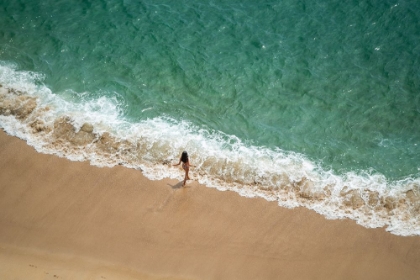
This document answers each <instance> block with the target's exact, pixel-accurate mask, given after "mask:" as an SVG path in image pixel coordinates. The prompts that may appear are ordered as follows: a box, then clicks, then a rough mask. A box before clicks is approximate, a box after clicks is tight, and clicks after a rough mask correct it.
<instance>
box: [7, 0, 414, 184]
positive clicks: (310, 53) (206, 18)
mask: <svg viewBox="0 0 420 280" xmlns="http://www.w3.org/2000/svg"><path fill="white" fill-rule="evenodd" d="M419 21H420V2H418V1H414V0H412V1H383V0H381V1H292V0H288V1H247V0H242V1H234V0H232V1H227V0H226V1H183V0H181V1H169V0H158V1H152V0H145V1H117V0H109V1H70V0H61V1H57V0H54V1H52V0H49V1H34V0H27V1H0V26H1V28H0V61H1V65H2V67H3V75H0V76H1V77H2V78H1V79H0V83H3V84H11V81H14V82H16V80H14V79H17V78H16V77H18V76H19V75H23V74H22V73H32V74H31V75H32V76H31V75H30V76H31V79H30V82H31V83H33V84H35V85H37V86H41V85H42V86H43V87H45V88H47V89H48V91H50V92H51V94H52V95H53V96H56V97H57V98H60V99H63V100H65V101H66V102H69V103H70V104H72V105H71V106H70V105H66V106H64V107H62V108H61V109H60V110H61V111H62V112H65V111H66V110H67V111H68V110H70V111H71V110H73V111H74V110H76V109H74V108H85V106H86V104H88V105H89V104H90V105H89V106H88V109H86V110H85V109H83V110H85V111H83V110H82V109H81V110H82V111H83V112H84V114H86V116H87V115H89V116H91V115H95V116H96V114H97V113H98V114H100V113H101V110H102V111H103V115H104V114H105V115H109V116H111V115H112V118H111V117H110V118H109V120H107V118H106V117H102V118H101V119H100V122H102V123H104V122H105V123H106V122H108V123H107V125H108V126H109V127H111V129H110V130H111V131H114V130H116V126H117V123H118V125H119V121H120V120H124V123H125V125H126V126H127V123H129V124H133V125H134V126H135V125H137V124H142V123H145V122H146V123H147V121H152V120H154V121H155V122H154V125H153V126H152V128H150V131H156V129H158V130H162V129H163V130H164V129H168V130H178V132H179V133H180V134H179V135H172V134H171V136H169V134H164V136H162V135H163V134H162V135H160V137H161V138H162V137H168V138H169V137H174V138H176V139H177V140H175V139H174V138H171V139H169V142H171V141H172V140H173V141H175V142H176V141H178V142H176V143H178V144H177V146H176V149H178V150H182V147H184V148H185V147H186V148H188V149H189V151H191V152H193V153H192V154H191V158H192V159H194V156H195V157H196V161H198V162H199V164H200V166H201V167H202V169H200V170H202V171H203V172H204V171H206V172H207V171H208V172H210V171H211V170H213V169H212V168H214V167H211V168H210V167H209V168H208V169H206V164H208V161H209V159H208V157H207V158H206V156H205V155H203V154H202V155H199V152H200V151H205V153H207V154H211V155H212V156H215V157H217V153H225V154H229V155H232V154H230V153H232V152H233V151H236V152H237V153H241V149H245V148H244V147H246V148H247V149H249V150H247V152H246V153H245V154H246V155H245V156H244V157H255V158H258V155H259V154H260V153H264V154H270V155H269V156H268V157H269V158H270V159H271V160H272V161H271V162H270V163H268V164H270V165H273V162H277V161H276V160H273V158H277V156H279V155H280V154H281V155H284V154H285V155H288V156H289V159H290V157H292V158H293V156H294V155H296V158H293V159H292V161H299V160H301V159H302V158H303V159H305V160H304V162H306V160H307V161H308V162H310V164H309V165H310V166H311V168H310V169H311V170H312V169H313V168H315V169H321V170H323V171H322V172H327V173H329V172H332V173H333V174H336V175H337V176H342V177H349V175H348V174H353V173H354V174H362V175H363V176H375V175H378V176H383V177H381V178H382V179H381V180H385V181H388V182H391V184H390V185H393V183H392V182H399V181H401V180H402V181H406V180H409V179H410V180H417V179H418V178H419V177H420V176H419V174H420V129H419V127H420V68H419V67H418V65H420V28H419ZM4 69H6V70H7V71H6V70H4ZM6 72H7V73H6ZM19 73H20V74H19ZM25 79H26V78H25ZM17 80H18V79H17ZM25 81H26V82H27V80H25ZM104 100H105V101H104ZM60 104H61V103H60ZM66 104H67V103H66ZM69 108H73V109H69ZM107 108H108V109H109V108H111V109H112V110H113V111H112V112H111V113H110V111H107ZM60 110H59V111H60ZM92 118H93V117H92ZM117 120H118V121H117ZM98 122H99V121H98ZM156 123H159V124H156ZM162 123H163V124H162ZM165 125H167V126H165ZM130 129H131V131H133V129H132V127H131V128H130ZM183 132H185V134H182V133H183ZM168 133H169V132H168ZM152 134H153V133H152ZM197 135H200V137H203V139H202V140H200V141H201V142H197V141H196V142H194V141H195V140H194V139H196V138H197ZM153 139H155V140H156V138H153ZM155 140H148V141H149V143H148V144H147V145H148V146H150V147H151V146H153V145H154V143H150V141H155ZM214 140H215V141H216V142H217V141H218V142H220V143H222V145H221V148H220V149H221V150H217V151H214V150H211V151H210V150H206V149H207V148H208V147H209V146H211V145H213V144H212V143H213V142H212V141H214ZM192 142H194V143H195V144H194V145H193V144H191V143H192ZM197 143H199V144H197ZM236 144H240V147H241V148H237V146H235V145H236ZM159 145H161V144H159ZM162 145H163V146H164V145H170V144H168V143H166V142H165V144H162ZM174 145H175V144H174ZM178 150H177V151H178ZM164 151H167V150H164ZM249 151H258V152H255V153H254V154H253V153H252V152H249ZM261 151H264V152H261ZM212 152H214V154H213V153H212ZM271 152H272V153H273V154H274V156H273V154H271ZM162 153H164V152H162V150H161V151H160V154H162ZM194 153H195V154H194ZM203 153H204V152H203ZM235 156H236V154H235ZM145 158H148V159H150V158H152V156H151V155H148V156H147V157H143V159H145ZM161 158H162V159H164V158H165V157H164V156H161ZM226 160H229V159H226ZM252 164H256V165H262V164H264V163H262V162H253V163H252ZM252 164H251V165H252ZM279 164H280V165H281V164H282V163H279ZM299 164H300V165H299ZM299 164H298V165H297V166H302V164H301V163H299ZM276 168H277V169H279V170H283V167H282V166H274V169H276ZM209 170H210V171H209ZM229 172H231V171H229ZM232 172H234V171H232ZM235 172H236V171H235ZM253 172H254V171H253ZM253 172H251V174H253V175H252V176H254V177H255V176H256V177H258V176H260V175H258V174H260V173H258V172H260V171H255V172H254V173H253ZM264 172H265V171H264ZM287 172H290V171H287ZM322 172H321V173H322ZM245 173H246V172H245ZM256 174H257V175H256ZM366 174H367V175H366ZM242 175H243V176H245V177H246V176H251V175H249V174H248V175H247V174H242ZM362 175H361V176H362ZM224 176H225V175H224ZM261 176H262V175H261ZM261 176H260V177H261ZM295 177H296V180H295V181H298V179H299V178H298V177H300V178H302V177H305V178H307V177H308V176H307V175H299V176H295ZM295 177H294V176H291V178H295ZM221 178H222V179H226V178H225V177H223V176H221ZM232 180H234V181H235V180H236V179H234V178H233V179H232ZM252 180H254V181H255V178H247V179H246V180H245V181H252ZM390 185H387V187H386V188H390ZM394 185H395V184H394ZM365 188H369V187H365Z"/></svg>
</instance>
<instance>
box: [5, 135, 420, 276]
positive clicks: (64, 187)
mask: <svg viewBox="0 0 420 280" xmlns="http://www.w3.org/2000/svg"><path fill="white" fill-rule="evenodd" d="M0 166H1V171H0V172H1V173H0V175H1V176H0V260H3V261H0V271H3V272H0V276H1V278H2V279H15V278H16V277H22V276H21V274H19V273H24V271H28V272H27V273H34V274H28V275H30V276H31V277H32V278H31V279H35V280H36V279H56V278H60V279H73V278H72V277H73V276H74V275H78V277H79V278H78V279H101V277H106V279H279V278H281V279H398V278H399V279H414V278H415V277H418V275H420V236H408V237H403V236H396V235H393V234H390V233H388V232H386V231H385V230H384V229H382V228H377V229H367V228H364V227H362V226H360V225H357V224H356V223H355V222H354V221H352V220H348V219H346V220H326V219H325V218H324V217H323V216H321V215H319V214H317V213H315V212H314V211H312V210H308V209H306V208H302V207H300V208H295V209H287V208H282V207H279V206H278V205H277V203H276V202H269V201H266V200H264V199H262V198H245V197H241V196H240V195H238V194H237V193H234V192H230V191H226V192H221V191H218V190H216V189H212V188H207V187H205V186H202V185H200V184H198V183H197V182H196V181H189V183H187V187H185V188H182V187H181V185H182V181H177V180H172V179H165V180H160V181H150V180H148V179H147V178H145V177H144V176H143V175H142V173H141V172H140V171H137V170H133V169H129V168H124V167H122V166H116V167H112V168H107V167H103V168H99V167H95V166H91V165H90V164H89V163H88V162H72V161H69V160H67V159H64V158H59V157H57V156H54V155H45V154H40V153H37V152H36V151H35V150H34V149H33V148H32V147H30V146H28V145H26V143H25V142H24V141H23V140H20V139H18V138H16V137H12V136H9V135H7V134H6V133H5V132H4V131H3V130H0ZM180 172H182V171H181V170H180ZM31 252H32V253H31ZM34 252H36V253H34ZM63 258H68V259H71V260H72V261H71V262H70V263H69V264H67V262H62V260H63ZM29 261H30V262H31V263H29ZM37 263H38V264H37ZM39 263H41V264H39ZM2 264H3V265H2ZM10 264H14V265H13V266H10ZM104 264H106V265H104ZM31 265H33V266H37V267H41V266H42V267H45V269H44V270H45V271H46V270H48V269H50V270H53V269H54V268H57V270H56V271H57V272H56V273H55V274H48V275H46V274H42V273H38V274H36V273H35V272H33V270H35V268H34V267H32V266H31ZM1 266H3V268H5V267H6V266H7V267H8V269H1V268H2V267H1ZM48 267H49V268H48ZM22 268H25V269H22ZM47 268H48V269H47ZM66 268H70V269H69V270H66ZM112 269H113V270H112ZM31 271H32V272H31ZM45 271H44V272H45ZM83 271H85V274H83ZM77 273H79V274H77ZM95 273H96V274H95ZM101 273H102V274H101ZM107 273H108V274H107ZM105 274H106V275H105ZM53 275H56V276H57V277H55V278H52V277H54V276H53ZM72 275H73V276H72ZM92 275H94V276H95V277H96V278H94V277H93V276H92ZM113 275H114V276H113ZM115 275H118V276H115ZM107 276H108V277H107ZM45 277H51V278H45ZM112 277H114V278H112ZM130 277H131V278H130Z"/></svg>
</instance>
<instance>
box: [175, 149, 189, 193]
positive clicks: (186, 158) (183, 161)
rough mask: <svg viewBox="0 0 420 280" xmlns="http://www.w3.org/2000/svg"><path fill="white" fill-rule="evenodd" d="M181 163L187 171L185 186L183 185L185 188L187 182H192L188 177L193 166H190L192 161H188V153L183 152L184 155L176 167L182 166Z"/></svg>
mask: <svg viewBox="0 0 420 280" xmlns="http://www.w3.org/2000/svg"><path fill="white" fill-rule="evenodd" d="M181 162H182V168H183V169H184V170H185V178H184V184H183V186H185V183H186V182H187V180H190V177H188V171H190V166H192V165H191V164H190V161H189V159H188V153H187V152H186V151H183V152H182V155H181V157H180V158H179V162H178V163H177V164H174V166H177V165H180V164H181Z"/></svg>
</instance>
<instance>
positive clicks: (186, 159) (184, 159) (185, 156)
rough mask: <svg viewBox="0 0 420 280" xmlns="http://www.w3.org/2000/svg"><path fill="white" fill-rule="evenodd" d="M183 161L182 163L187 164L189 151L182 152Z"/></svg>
mask: <svg viewBox="0 0 420 280" xmlns="http://www.w3.org/2000/svg"><path fill="white" fill-rule="evenodd" d="M181 161H182V162H183V163H186V162H187V161H188V153H187V151H183V152H182V155H181Z"/></svg>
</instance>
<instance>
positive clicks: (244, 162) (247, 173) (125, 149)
mask: <svg viewBox="0 0 420 280" xmlns="http://www.w3.org/2000/svg"><path fill="white" fill-rule="evenodd" d="M0 83H1V84H2V86H3V87H1V88H0V89H1V91H0V127H2V128H3V129H4V130H5V131H6V132H7V133H9V134H11V135H14V136H17V137H19V138H22V139H24V140H26V141H27V142H28V144H29V145H31V146H33V147H35V148H36V150H37V151H39V152H41V153H49V154H56V155H59V156H62V157H66V158H68V159H70V160H88V161H90V162H91V163H92V164H94V165H98V166H115V165H124V166H126V167H129V168H141V169H142V171H143V173H144V175H145V176H147V177H148V178H150V179H152V180H158V179H162V178H168V177H169V178H176V179H179V180H182V172H180V170H179V169H177V168H174V167H171V166H170V165H169V163H174V162H176V161H177V158H178V156H179V154H180V152H181V151H182V150H187V151H188V152H189V153H190V155H191V161H192V162H193V164H194V165H195V167H194V168H193V170H192V171H191V175H192V177H194V178H196V179H197V180H198V181H199V182H200V183H202V184H204V185H206V186H208V187H213V188H217V189H219V190H222V191H225V190H230V191H235V192H237V193H239V194H240V195H243V196H246V197H262V198H265V199H266V200H269V201H277V202H278V204H279V205H280V206H283V207H289V208H293V207H298V206H304V207H307V208H309V209H313V210H315V211H316V212H318V213H320V214H322V215H324V216H325V217H327V218H330V219H337V218H350V219H353V220H355V221H357V223H359V224H361V225H363V226H365V227H383V226H385V227H387V230H388V231H390V232H392V233H394V234H398V235H418V234H420V218H419V217H420V215H419V212H420V193H419V191H420V180H419V178H406V179H404V180H400V181H391V182H390V181H388V180H387V179H386V178H385V177H384V176H383V175H381V174H371V173H369V172H365V171H360V172H357V173H356V172H349V173H346V174H335V173H334V172H333V171H331V170H324V169H322V168H321V167H320V166H319V165H317V164H316V163H314V162H311V161H310V160H308V159H307V158H306V157H305V156H304V155H302V154H298V153H293V152H286V151H283V150H281V149H276V150H273V149H267V148H264V147H257V146H251V145H246V144H244V143H243V142H242V141H241V139H239V138H237V137H235V136H233V135H226V134H223V133H221V132H213V131H208V130H205V129H200V128H199V127H196V126H194V125H193V124H191V123H189V122H187V121H176V120H174V119H172V118H169V117H165V116H162V117H158V118H154V119H147V120H143V121H140V122H136V123H132V122H129V121H128V120H126V119H125V118H124V117H123V110H122V109H121V108H122V104H120V102H119V101H118V99H117V98H107V97H104V96H102V97H99V98H97V99H92V98H83V97H84V96H85V95H86V96H88V95H87V94H85V95H84V94H83V93H75V92H71V91H68V92H66V93H63V94H60V95H57V94H54V93H52V92H51V90H50V89H49V88H48V87H46V86H45V85H43V84H42V75H38V74H36V73H31V72H24V71H16V70H15V69H14V68H13V67H11V66H7V65H0ZM75 95H78V96H79V97H82V98H78V99H77V100H78V101H74V100H73V99H74V98H73V97H74V96H75ZM35 101H36V107H35V108H33V106H34V105H33V104H34V102H35Z"/></svg>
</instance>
